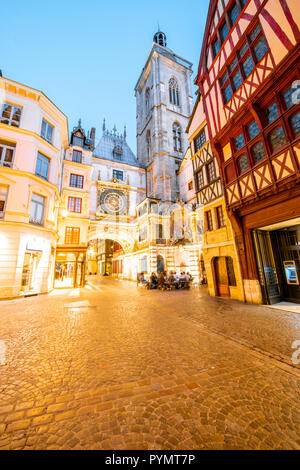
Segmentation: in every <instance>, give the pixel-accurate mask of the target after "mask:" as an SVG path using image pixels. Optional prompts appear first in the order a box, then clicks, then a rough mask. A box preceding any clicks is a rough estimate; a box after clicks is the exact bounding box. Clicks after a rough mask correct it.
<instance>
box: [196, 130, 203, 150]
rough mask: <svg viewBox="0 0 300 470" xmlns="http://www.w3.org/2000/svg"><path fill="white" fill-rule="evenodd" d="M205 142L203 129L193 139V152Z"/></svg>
mask: <svg viewBox="0 0 300 470" xmlns="http://www.w3.org/2000/svg"><path fill="white" fill-rule="evenodd" d="M205 142H206V135H205V130H203V131H201V132H200V134H198V135H197V137H196V138H195V139H194V147H195V152H198V150H199V149H201V147H203V145H204V144H205Z"/></svg>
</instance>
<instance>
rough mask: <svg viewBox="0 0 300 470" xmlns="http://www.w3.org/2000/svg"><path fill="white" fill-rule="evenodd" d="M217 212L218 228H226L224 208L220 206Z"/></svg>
mask: <svg viewBox="0 0 300 470" xmlns="http://www.w3.org/2000/svg"><path fill="white" fill-rule="evenodd" d="M216 212H217V221H218V228H221V227H224V226H225V219H224V213H223V208H222V206H218V207H217V208H216Z"/></svg>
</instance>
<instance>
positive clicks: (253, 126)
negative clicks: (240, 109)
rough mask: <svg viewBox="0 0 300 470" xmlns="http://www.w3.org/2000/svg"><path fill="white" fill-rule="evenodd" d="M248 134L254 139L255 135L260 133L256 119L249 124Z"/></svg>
mask: <svg viewBox="0 0 300 470" xmlns="http://www.w3.org/2000/svg"><path fill="white" fill-rule="evenodd" d="M248 134H249V138H250V139H253V138H254V137H256V136H257V135H258V134H259V127H258V125H257V122H256V121H253V122H252V123H251V124H249V126H248Z"/></svg>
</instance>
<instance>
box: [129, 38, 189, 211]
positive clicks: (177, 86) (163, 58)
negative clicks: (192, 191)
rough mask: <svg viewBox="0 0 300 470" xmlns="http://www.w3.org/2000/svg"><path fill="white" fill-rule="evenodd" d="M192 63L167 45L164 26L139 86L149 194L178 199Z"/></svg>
mask: <svg viewBox="0 0 300 470" xmlns="http://www.w3.org/2000/svg"><path fill="white" fill-rule="evenodd" d="M191 75H192V64H191V63H190V62H188V61H187V60H185V59H183V58H182V57H179V56H178V55H176V54H175V53H174V52H172V51H171V50H170V49H169V48H168V47H167V39H166V35H165V34H164V33H163V32H161V31H158V32H157V33H156V34H155V35H154V38H153V44H152V47H151V50H150V53H149V55H148V57H147V60H146V63H145V65H144V67H143V70H142V72H141V74H140V77H139V79H138V81H137V84H136V86H135V95H136V106H137V113H136V118H137V156H138V160H139V162H140V164H142V165H143V166H144V167H145V168H146V169H147V196H148V197H152V198H156V199H160V200H161V201H163V202H175V201H176V199H177V198H178V196H179V184H178V178H177V170H178V169H179V166H180V164H181V162H182V159H183V157H184V154H185V152H186V150H187V148H188V145H189V143H188V137H187V135H186V133H185V130H186V128H187V125H188V121H189V118H190V115H191V113H192V109H193V99H192V86H191Z"/></svg>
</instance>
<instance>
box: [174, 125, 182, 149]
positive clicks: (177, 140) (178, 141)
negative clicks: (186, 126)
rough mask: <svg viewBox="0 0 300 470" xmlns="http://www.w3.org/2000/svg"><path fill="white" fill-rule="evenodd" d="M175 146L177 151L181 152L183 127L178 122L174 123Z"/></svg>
mask: <svg viewBox="0 0 300 470" xmlns="http://www.w3.org/2000/svg"><path fill="white" fill-rule="evenodd" d="M173 147H174V150H175V151H176V152H181V151H182V147H181V128H180V125H179V124H178V123H177V122H174V124H173Z"/></svg>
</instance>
